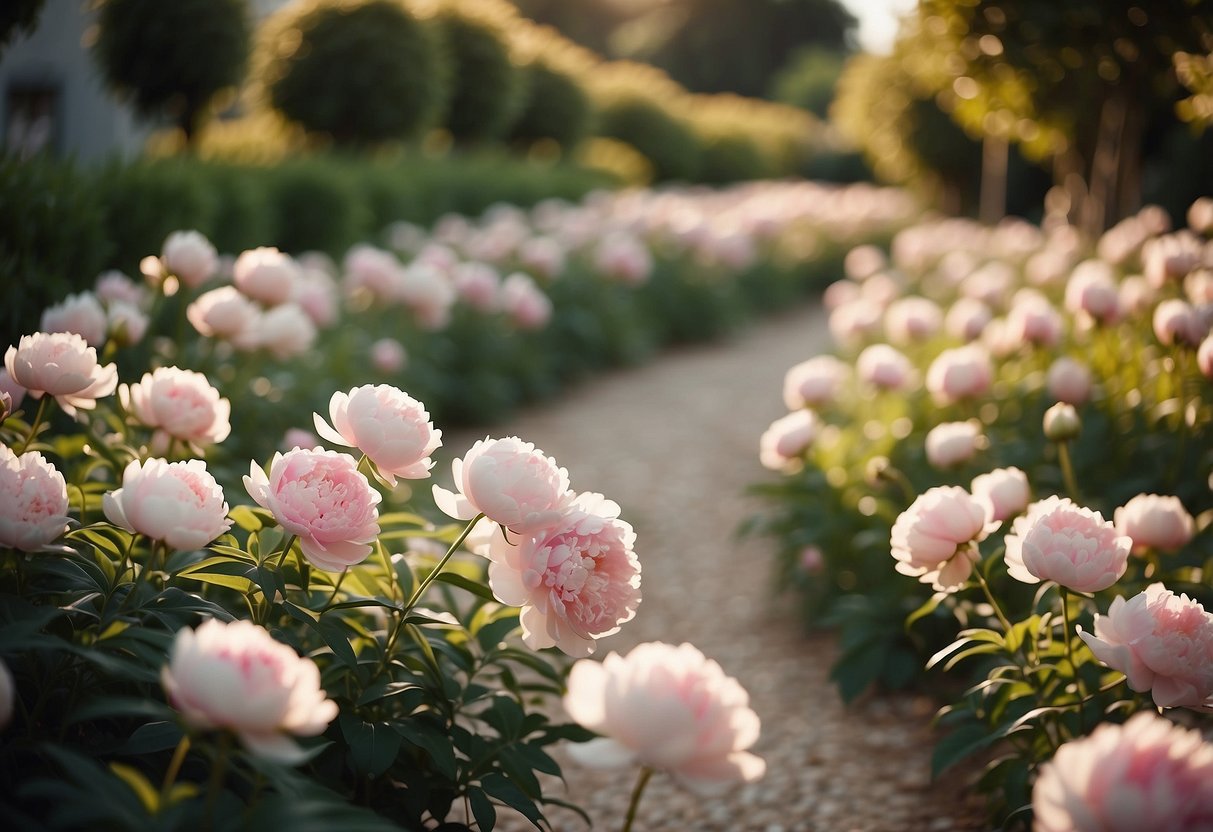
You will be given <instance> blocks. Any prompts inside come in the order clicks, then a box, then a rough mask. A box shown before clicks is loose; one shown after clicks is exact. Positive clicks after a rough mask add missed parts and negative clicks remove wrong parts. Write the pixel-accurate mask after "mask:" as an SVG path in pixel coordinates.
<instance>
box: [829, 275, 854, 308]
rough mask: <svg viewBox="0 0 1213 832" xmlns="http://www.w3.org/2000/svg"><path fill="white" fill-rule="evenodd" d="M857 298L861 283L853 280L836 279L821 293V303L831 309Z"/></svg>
mask: <svg viewBox="0 0 1213 832" xmlns="http://www.w3.org/2000/svg"><path fill="white" fill-rule="evenodd" d="M856 300H859V284H858V283H855V282H854V281H851V280H835V281H834V282H833V283H831V284H830V285H829V286H827V287H826V289H825V291H824V292H822V293H821V303H822V305H823V306H825V308H826V309H829V310H830V311H833V310H835V309H837V308H838V307H840V306H842V305H843V304H847V303H850V302H852V301H856Z"/></svg>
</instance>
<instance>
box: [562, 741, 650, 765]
mask: <svg viewBox="0 0 1213 832" xmlns="http://www.w3.org/2000/svg"><path fill="white" fill-rule="evenodd" d="M565 752H566V753H567V754H568V755H569V758H570V759H572V760H575V761H576V762H578V763H580V764H581V765H583V766H585V767H586V768H597V769H617V768H626V767H628V766H630V765H632V764H633V763H635V762H636V754H635V753H634V752H632V751H629V750H628V749H626V748H624V747H623V746H622V745H620V744H619V743H617V742H615V740H613V739H610V738H609V737H599V738H598V739H593V740H590V741H589V742H579V743H574V744H572V745H569V746H567V747H566V748H565Z"/></svg>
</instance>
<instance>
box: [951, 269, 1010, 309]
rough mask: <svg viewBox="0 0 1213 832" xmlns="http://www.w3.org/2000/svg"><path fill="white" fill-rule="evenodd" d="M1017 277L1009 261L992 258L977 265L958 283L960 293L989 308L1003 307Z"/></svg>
mask: <svg viewBox="0 0 1213 832" xmlns="http://www.w3.org/2000/svg"><path fill="white" fill-rule="evenodd" d="M1018 282H1019V278H1018V276H1017V275H1016V273H1015V268H1014V267H1013V266H1011V265H1010V264H1009V263H1003V262H1002V261H1000V260H992V261H990V262H989V263H985V264H984V265H982V266H981V267H979V268H978V269H977V270H976V271H974V272H973V273H972V274H970V275H969V276H968V277H967V278H965V280H964V282H963V283H961V284H960V291H961V293H962V294H963V295H964V296H965V297H967V298H973V299H975V300H979V301H981V302H982V303H984V304H985V305H986V306H988V307H990V308H991V309H1004V308H1005V307H1006V304H1007V298H1008V296H1009V295H1010V294H1011V289H1012V288H1014V286H1015V285H1016V283H1018Z"/></svg>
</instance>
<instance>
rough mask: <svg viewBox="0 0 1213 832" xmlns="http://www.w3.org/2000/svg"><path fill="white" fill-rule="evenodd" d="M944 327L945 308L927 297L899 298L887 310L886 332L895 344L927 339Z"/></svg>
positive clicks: (885, 319)
mask: <svg viewBox="0 0 1213 832" xmlns="http://www.w3.org/2000/svg"><path fill="white" fill-rule="evenodd" d="M942 327H943V310H941V309H940V308H939V304H937V303H935V301H933V300H928V299H927V298H921V297H905V298H898V299H897V300H895V301H893V302H892V303H890V304H889V308H888V309H886V310H885V316H884V328H885V334H886V335H887V336H888V338H889V340H890V341H892V342H893V343H894V344H912V343H916V342H921V341H926V340H927V339H929V338H932V337H934V336H935V334H936V333H937V332H939V330H940V329H941V328H942Z"/></svg>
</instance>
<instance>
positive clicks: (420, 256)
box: [409, 243, 459, 275]
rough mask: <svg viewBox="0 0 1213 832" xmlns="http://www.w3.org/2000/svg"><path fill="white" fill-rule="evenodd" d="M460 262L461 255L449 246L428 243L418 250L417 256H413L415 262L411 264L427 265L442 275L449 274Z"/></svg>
mask: <svg viewBox="0 0 1213 832" xmlns="http://www.w3.org/2000/svg"><path fill="white" fill-rule="evenodd" d="M458 264H459V255H458V254H456V253H455V251H454V250H453V249H451V248H450V247H449V246H444V245H439V244H438V243H428V244H427V245H426V246H425V247H424V248H423V249H421V251H419V252H417V256H416V257H414V258H413V262H412V263H410V264H409V265H416V266H425V267H427V268H430V269H434V270H435V271H437V272H438V273H439V274H441V275H447V274H450V272H451V270H452V269H454V268H455V266H457V265H458Z"/></svg>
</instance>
